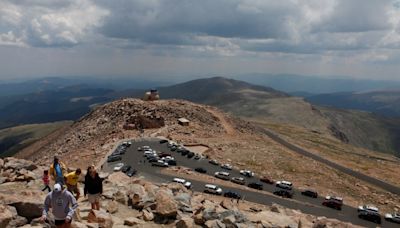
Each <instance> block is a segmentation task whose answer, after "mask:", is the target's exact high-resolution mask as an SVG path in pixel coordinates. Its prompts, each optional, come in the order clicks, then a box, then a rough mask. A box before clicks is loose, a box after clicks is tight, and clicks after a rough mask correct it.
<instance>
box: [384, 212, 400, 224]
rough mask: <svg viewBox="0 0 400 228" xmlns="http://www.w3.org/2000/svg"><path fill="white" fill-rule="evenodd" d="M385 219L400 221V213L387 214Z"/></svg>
mask: <svg viewBox="0 0 400 228" xmlns="http://www.w3.org/2000/svg"><path fill="white" fill-rule="evenodd" d="M385 220H387V221H390V222H394V223H400V214H397V213H393V214H385Z"/></svg>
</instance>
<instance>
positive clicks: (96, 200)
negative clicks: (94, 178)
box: [88, 193, 100, 203]
mask: <svg viewBox="0 0 400 228" xmlns="http://www.w3.org/2000/svg"><path fill="white" fill-rule="evenodd" d="M88 200H89V203H99V202H100V193H97V194H88Z"/></svg>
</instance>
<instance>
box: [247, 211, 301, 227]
mask: <svg viewBox="0 0 400 228" xmlns="http://www.w3.org/2000/svg"><path fill="white" fill-rule="evenodd" d="M248 219H249V220H250V221H251V222H253V223H261V222H262V221H264V222H265V221H268V223H269V224H271V225H272V226H273V227H297V225H298V222H297V221H296V220H294V219H293V218H291V217H289V216H287V215H284V214H282V213H276V212H271V211H262V212H259V213H255V214H248Z"/></svg>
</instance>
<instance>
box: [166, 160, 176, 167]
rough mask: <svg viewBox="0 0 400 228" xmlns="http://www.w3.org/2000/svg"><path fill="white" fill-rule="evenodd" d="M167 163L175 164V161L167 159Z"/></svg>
mask: <svg viewBox="0 0 400 228" xmlns="http://www.w3.org/2000/svg"><path fill="white" fill-rule="evenodd" d="M167 163H168V165H172V166H176V161H175V160H169V161H167Z"/></svg>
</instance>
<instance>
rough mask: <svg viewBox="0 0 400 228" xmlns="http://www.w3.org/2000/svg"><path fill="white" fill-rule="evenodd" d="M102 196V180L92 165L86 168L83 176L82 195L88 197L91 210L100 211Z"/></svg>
mask: <svg viewBox="0 0 400 228" xmlns="http://www.w3.org/2000/svg"><path fill="white" fill-rule="evenodd" d="M101 194H103V180H102V179H101V178H100V176H99V174H98V173H97V172H96V168H95V167H94V166H93V165H92V166H89V167H88V170H87V173H86V176H85V188H84V195H85V197H86V195H88V200H89V203H90V204H91V206H92V209H93V210H100V197H101Z"/></svg>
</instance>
